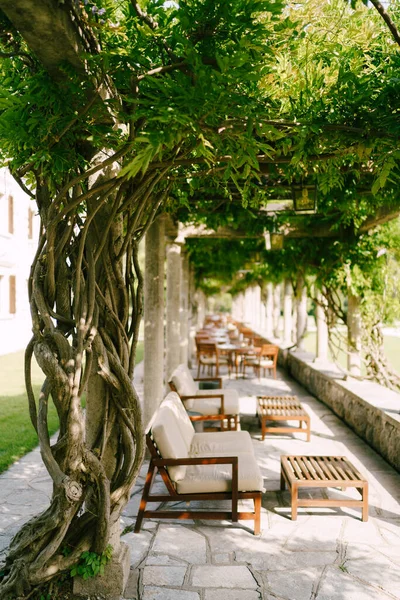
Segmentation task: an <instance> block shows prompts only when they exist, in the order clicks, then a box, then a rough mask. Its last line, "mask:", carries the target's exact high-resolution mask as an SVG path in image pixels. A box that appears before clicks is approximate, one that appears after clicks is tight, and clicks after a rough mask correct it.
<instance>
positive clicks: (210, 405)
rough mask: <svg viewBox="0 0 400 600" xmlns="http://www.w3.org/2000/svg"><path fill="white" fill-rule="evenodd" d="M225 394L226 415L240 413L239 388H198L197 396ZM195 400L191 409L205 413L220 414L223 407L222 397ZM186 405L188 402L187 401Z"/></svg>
mask: <svg viewBox="0 0 400 600" xmlns="http://www.w3.org/2000/svg"><path fill="white" fill-rule="evenodd" d="M216 394H224V409H225V414H226V415H238V414H239V413H240V407H239V394H238V392H237V390H229V389H227V390H223V389H221V388H218V389H214V390H197V393H196V397H197V398H198V397H202V396H213V395H216ZM197 398H196V400H193V404H192V406H191V409H193V410H195V411H196V412H199V413H201V414H203V415H213V414H218V413H219V412H220V408H221V400H220V398H214V399H213V398H204V400H197ZM185 405H186V407H187V408H189V407H188V406H187V404H186V403H185Z"/></svg>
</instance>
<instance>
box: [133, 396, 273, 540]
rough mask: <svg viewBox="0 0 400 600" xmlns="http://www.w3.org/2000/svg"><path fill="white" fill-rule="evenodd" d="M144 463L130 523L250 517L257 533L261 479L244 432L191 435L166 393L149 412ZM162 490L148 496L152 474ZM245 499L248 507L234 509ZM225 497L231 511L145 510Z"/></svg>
mask: <svg viewBox="0 0 400 600" xmlns="http://www.w3.org/2000/svg"><path fill="white" fill-rule="evenodd" d="M147 447H148V449H149V452H150V456H151V458H150V464H149V469H148V472H147V476H146V481H145V484H144V488H143V494H142V499H141V501H140V506H139V512H138V516H137V519H136V524H135V533H138V532H139V531H140V528H141V525H142V521H143V519H144V518H156V519H220V520H224V519H229V520H231V521H232V522H237V521H238V520H253V521H254V533H255V534H258V533H260V511H261V494H262V492H263V478H262V475H261V472H260V469H259V467H258V465H257V461H256V458H255V455H254V450H253V445H252V441H251V438H250V435H249V433H248V432H247V431H227V432H223V433H195V431H194V429H193V425H192V423H191V421H190V419H189V417H188V415H187V413H186V410H185V408H184V407H183V405H182V402H181V400H180V399H179V396H178V395H177V394H176V393H174V392H170V393H169V394H168V396H167V397H166V398H165V399H164V400H163V402H162V403H161V405H160V407H159V409H158V411H157V412H156V414H155V415H154V417H153V419H152V421H151V423H150V426H149V430H148V433H147ZM157 472H158V473H159V474H160V475H161V477H162V480H163V482H164V484H165V486H166V489H167V491H166V493H157V494H153V495H152V494H151V488H152V485H153V482H154V478H155V475H156V473H157ZM241 499H251V500H253V502H254V511H240V510H239V508H238V501H239V500H241ZM202 500H207V501H208V500H230V501H231V503H232V506H231V510H228V511H227V510H221V511H214V510H212V511H201V510H189V508H188V506H183V507H182V508H177V510H164V507H162V508H161V509H160V510H157V509H154V510H147V509H146V507H147V504H148V503H149V502H157V503H160V502H162V503H164V502H174V503H175V504H176V503H177V502H186V503H189V502H190V501H202Z"/></svg>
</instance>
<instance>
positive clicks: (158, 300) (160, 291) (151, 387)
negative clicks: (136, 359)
mask: <svg viewBox="0 0 400 600" xmlns="http://www.w3.org/2000/svg"><path fill="white" fill-rule="evenodd" d="M164 258H165V236H164V219H163V217H162V216H161V217H159V218H158V219H156V220H155V221H154V223H153V224H152V225H151V227H150V228H149V230H148V231H147V233H146V240H145V277H144V364H143V367H144V381H143V383H144V389H143V395H144V407H143V420H144V424H145V426H146V425H147V424H148V422H149V421H150V419H151V417H152V416H153V414H154V412H155V411H156V409H157V408H158V406H159V404H160V402H161V400H162V399H163V396H164V387H163V379H164Z"/></svg>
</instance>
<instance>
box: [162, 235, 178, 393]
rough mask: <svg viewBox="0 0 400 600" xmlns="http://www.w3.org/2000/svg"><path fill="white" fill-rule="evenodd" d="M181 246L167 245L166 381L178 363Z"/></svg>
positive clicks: (176, 244)
mask: <svg viewBox="0 0 400 600" xmlns="http://www.w3.org/2000/svg"><path fill="white" fill-rule="evenodd" d="M180 299H181V244H178V243H176V242H172V243H169V244H167V311H166V317H167V324H166V373H165V375H166V381H167V382H168V379H169V377H170V376H171V373H172V371H173V370H174V369H175V368H176V367H177V366H178V365H179V361H180V321H179V317H180Z"/></svg>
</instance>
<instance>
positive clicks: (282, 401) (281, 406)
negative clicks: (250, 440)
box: [257, 396, 310, 442]
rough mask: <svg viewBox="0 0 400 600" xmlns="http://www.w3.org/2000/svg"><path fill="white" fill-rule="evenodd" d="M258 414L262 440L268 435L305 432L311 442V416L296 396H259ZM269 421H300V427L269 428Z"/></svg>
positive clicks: (282, 426)
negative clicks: (267, 423)
mask: <svg viewBox="0 0 400 600" xmlns="http://www.w3.org/2000/svg"><path fill="white" fill-rule="evenodd" d="M257 414H258V417H259V419H260V422H261V439H262V440H264V438H265V434H266V433H294V432H305V433H306V434H307V442H309V441H310V416H309V415H308V414H307V413H306V411H305V410H304V408H303V405H302V404H301V403H300V402H299V400H298V399H297V398H296V396H257ZM267 421H298V422H299V426H298V427H294V426H290V425H280V426H278V427H267V426H266V422H267ZM303 423H304V424H305V427H303V426H302V425H303Z"/></svg>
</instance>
